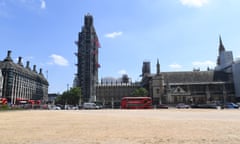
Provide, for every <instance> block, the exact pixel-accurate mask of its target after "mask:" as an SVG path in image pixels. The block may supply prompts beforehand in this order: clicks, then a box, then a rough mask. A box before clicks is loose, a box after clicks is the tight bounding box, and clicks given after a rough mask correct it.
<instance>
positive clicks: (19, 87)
mask: <svg viewBox="0 0 240 144" xmlns="http://www.w3.org/2000/svg"><path fill="white" fill-rule="evenodd" d="M0 69H1V71H2V77H3V86H2V97H4V98H7V99H8V101H9V102H10V103H11V104H15V103H16V100H17V99H27V100H30V99H32V100H42V101H47V97H48V85H49V84H48V81H47V80H46V79H45V77H44V75H43V73H42V69H40V71H39V72H37V70H36V65H34V66H33V69H32V70H31V68H30V63H29V61H27V64H26V67H24V66H23V63H22V58H21V57H19V59H18V63H14V62H13V60H12V58H11V51H8V54H7V57H6V58H5V59H4V60H3V61H0Z"/></svg>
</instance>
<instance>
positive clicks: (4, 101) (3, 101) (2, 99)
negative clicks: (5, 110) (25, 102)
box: [0, 98, 8, 105]
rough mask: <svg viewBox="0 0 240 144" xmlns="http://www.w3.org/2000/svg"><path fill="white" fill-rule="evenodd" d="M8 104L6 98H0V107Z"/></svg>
mask: <svg viewBox="0 0 240 144" xmlns="http://www.w3.org/2000/svg"><path fill="white" fill-rule="evenodd" d="M7 103H8V101H7V99H6V98H0V105H6V104H7Z"/></svg>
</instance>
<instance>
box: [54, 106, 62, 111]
mask: <svg viewBox="0 0 240 144" xmlns="http://www.w3.org/2000/svg"><path fill="white" fill-rule="evenodd" d="M52 110H61V108H60V107H59V106H53V107H52Z"/></svg>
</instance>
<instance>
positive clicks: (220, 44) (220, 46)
mask: <svg viewBox="0 0 240 144" xmlns="http://www.w3.org/2000/svg"><path fill="white" fill-rule="evenodd" d="M218 51H219V54H220V53H221V52H222V51H225V48H224V45H223V42H222V38H221V35H220V36H219V48H218Z"/></svg>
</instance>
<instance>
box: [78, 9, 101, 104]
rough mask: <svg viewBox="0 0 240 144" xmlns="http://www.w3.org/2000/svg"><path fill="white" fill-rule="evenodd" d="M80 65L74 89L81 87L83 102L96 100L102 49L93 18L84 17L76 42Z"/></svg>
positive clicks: (88, 15)
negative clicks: (100, 48)
mask: <svg viewBox="0 0 240 144" xmlns="http://www.w3.org/2000/svg"><path fill="white" fill-rule="evenodd" d="M76 45H77V47H78V51H77V53H76V56H77V59H78V63H77V64H76V66H77V74H76V77H75V80H74V87H81V92H82V102H89V101H95V100H96V85H97V82H98V68H99V67H100V65H99V63H98V48H99V47H100V44H99V41H98V37H97V33H96V31H95V28H94V25H93V16H91V15H90V14H87V15H85V17H84V26H83V27H82V31H81V32H79V34H78V41H76Z"/></svg>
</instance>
